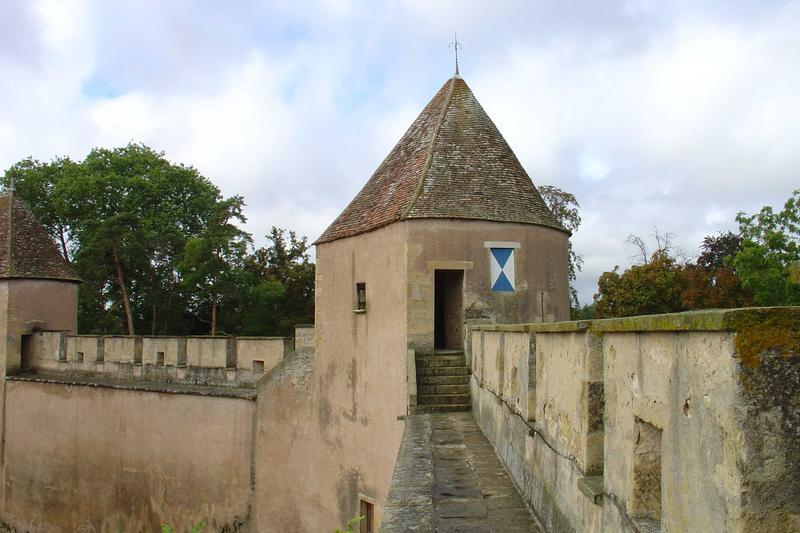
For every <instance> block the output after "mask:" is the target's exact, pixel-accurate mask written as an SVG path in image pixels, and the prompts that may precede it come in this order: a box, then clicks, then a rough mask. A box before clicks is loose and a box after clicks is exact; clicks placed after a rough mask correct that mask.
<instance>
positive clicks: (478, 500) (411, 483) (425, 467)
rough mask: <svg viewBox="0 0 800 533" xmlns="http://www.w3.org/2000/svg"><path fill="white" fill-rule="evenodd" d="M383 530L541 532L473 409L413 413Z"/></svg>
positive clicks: (397, 532) (394, 532)
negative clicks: (479, 426)
mask: <svg viewBox="0 0 800 533" xmlns="http://www.w3.org/2000/svg"><path fill="white" fill-rule="evenodd" d="M380 530H381V533H400V532H405V531H417V532H428V531H437V532H442V533H444V532H448V533H455V532H464V533H466V532H469V533H491V532H494V533H522V532H530V533H539V532H541V531H543V529H540V528H539V527H537V525H536V523H535V522H534V520H533V518H532V517H531V515H530V513H529V512H528V509H527V508H526V507H525V504H524V502H523V501H522V499H521V498H520V496H519V494H518V493H517V491H516V489H515V488H514V485H513V483H512V482H511V478H510V477H509V476H508V474H507V473H506V471H505V470H504V469H503V467H502V465H501V464H500V461H499V460H498V458H497V455H496V454H495V451H494V448H492V445H491V444H490V443H489V441H488V440H487V439H486V437H484V436H483V433H481V430H480V429H479V428H478V425H477V424H476V423H475V420H474V419H473V418H472V413H470V412H464V413H441V414H427V415H413V416H409V417H408V418H406V429H405V434H404V436H403V442H402V444H401V446H400V451H399V453H398V454H397V463H396V464H395V470H394V475H393V477H392V486H391V489H390V491H389V500H388V502H387V504H386V511H385V513H384V517H383V521H382V523H381V529H380Z"/></svg>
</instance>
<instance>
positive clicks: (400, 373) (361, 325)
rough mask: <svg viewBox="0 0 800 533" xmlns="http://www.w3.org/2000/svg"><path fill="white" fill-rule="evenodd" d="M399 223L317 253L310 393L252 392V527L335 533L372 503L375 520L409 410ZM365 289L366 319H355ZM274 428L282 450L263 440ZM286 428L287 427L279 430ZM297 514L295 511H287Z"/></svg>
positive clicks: (292, 387) (293, 388)
mask: <svg viewBox="0 0 800 533" xmlns="http://www.w3.org/2000/svg"><path fill="white" fill-rule="evenodd" d="M406 239H407V234H406V225H405V224H403V223H398V224H392V225H390V226H386V227H384V228H381V229H378V230H376V231H373V232H370V233H366V234H362V235H359V236H356V237H351V238H347V239H341V240H338V241H333V242H330V243H325V244H322V245H318V247H317V280H316V299H317V300H316V302H317V305H316V332H315V333H316V339H317V347H316V354H315V356H314V360H313V378H312V380H311V382H310V383H309V384H308V391H307V392H299V390H300V388H299V387H298V386H297V385H296V384H293V383H292V381H291V380H284V381H283V382H281V383H280V384H276V385H274V386H270V387H271V388H269V389H268V392H263V393H259V420H258V438H259V441H260V442H265V444H264V447H263V448H262V447H259V449H258V457H257V465H258V466H257V471H256V487H257V500H258V503H259V505H258V527H259V528H261V530H263V531H269V530H270V529H269V528H274V529H272V530H274V531H332V530H333V529H335V528H337V527H338V528H342V527H343V526H344V525H345V523H346V522H347V520H349V519H350V518H352V517H353V516H355V515H356V513H357V512H358V495H359V493H360V494H363V495H365V496H367V497H368V498H371V499H373V500H374V501H375V504H376V508H375V518H376V520H378V521H379V520H380V517H381V516H382V513H383V505H384V503H385V500H386V495H387V493H388V487H389V483H390V481H391V477H392V471H393V468H394V462H395V458H396V454H397V450H398V448H399V445H400V440H401V438H402V433H403V423H402V421H398V420H397V417H398V416H400V415H405V414H406V410H407V406H406V327H405V318H406V306H405V296H406V274H405V266H406V263H405V251H406V250H405V242H406ZM357 282H363V283H366V290H367V308H366V312H365V313H354V312H353V311H354V309H355V307H356V302H355V284H356V283H357ZM276 427H280V428H282V429H281V437H279V438H280V439H282V444H281V443H280V442H279V441H270V442H269V443H267V440H269V439H268V435H269V434H270V432H271V431H274V428H276ZM283 428H285V429H283ZM295 510H296V511H297V512H293V511H295Z"/></svg>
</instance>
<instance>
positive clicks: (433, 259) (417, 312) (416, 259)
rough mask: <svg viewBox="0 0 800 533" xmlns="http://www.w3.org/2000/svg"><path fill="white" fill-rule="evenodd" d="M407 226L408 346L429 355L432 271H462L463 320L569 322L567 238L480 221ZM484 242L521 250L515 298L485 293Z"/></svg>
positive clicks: (534, 228) (414, 222)
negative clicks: (501, 244)
mask: <svg viewBox="0 0 800 533" xmlns="http://www.w3.org/2000/svg"><path fill="white" fill-rule="evenodd" d="M405 224H407V225H408V244H407V248H408V253H407V262H408V286H407V291H408V294H407V296H408V342H409V348H411V349H413V350H415V351H416V353H417V354H425V353H430V352H432V351H433V331H432V324H433V290H434V284H433V272H434V270H435V269H455V270H462V269H463V270H464V310H465V311H464V312H465V318H466V319H485V320H488V321H489V322H491V323H498V324H508V323H526V322H553V321H555V320H567V319H568V318H569V283H568V279H567V272H568V263H567V259H568V258H567V253H568V235H567V233H565V232H563V231H559V230H555V229H552V228H548V227H544V226H534V225H530V224H515V223H503V222H485V221H479V220H431V219H425V220H410V221H407V222H405ZM487 242H507V243H514V246H516V245H519V247H518V248H516V249H515V251H514V256H515V271H516V287H515V291H514V292H512V293H507V292H493V291H492V290H491V286H490V272H489V249H488V248H486V245H485V244H486V243H487Z"/></svg>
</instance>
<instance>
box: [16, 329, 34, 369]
mask: <svg viewBox="0 0 800 533" xmlns="http://www.w3.org/2000/svg"><path fill="white" fill-rule="evenodd" d="M32 358H33V335H23V336H22V345H21V346H20V365H19V366H20V369H21V370H23V371H25V370H30V368H31V359H32Z"/></svg>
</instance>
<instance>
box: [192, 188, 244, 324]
mask: <svg viewBox="0 0 800 533" xmlns="http://www.w3.org/2000/svg"><path fill="white" fill-rule="evenodd" d="M243 205H244V201H243V200H242V198H241V197H240V196H234V197H232V198H229V199H227V200H222V201H220V202H218V203H217V205H216V206H215V207H214V212H213V213H212V215H211V217H210V218H209V221H208V225H207V226H206V227H205V228H204V229H203V232H202V233H201V234H200V235H199V236H197V237H191V238H190V239H189V240H188V241H186V246H185V249H184V256H183V259H182V261H181V263H180V265H179V267H178V269H179V270H180V272H181V273H182V274H183V285H184V286H185V287H187V288H188V289H189V290H190V292H191V293H192V294H193V295H194V297H195V298H194V300H195V305H194V307H195V309H198V308H200V307H201V306H202V304H208V306H209V307H210V315H211V317H210V320H209V323H210V327H211V335H216V334H217V315H218V309H219V306H220V305H221V303H222V302H223V301H236V300H240V301H241V294H242V291H243V290H244V288H245V287H247V286H248V284H247V281H248V280H247V279H246V277H247V272H246V271H245V258H246V254H247V247H248V245H249V244H250V242H251V239H250V235H249V234H247V233H246V232H244V231H242V230H241V229H240V228H239V227H238V226H237V225H236V224H235V223H234V221H238V222H241V223H244V222H245V221H246V219H245V217H244V214H243V213H242V207H243ZM197 314H198V315H199V314H200V313H197Z"/></svg>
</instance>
